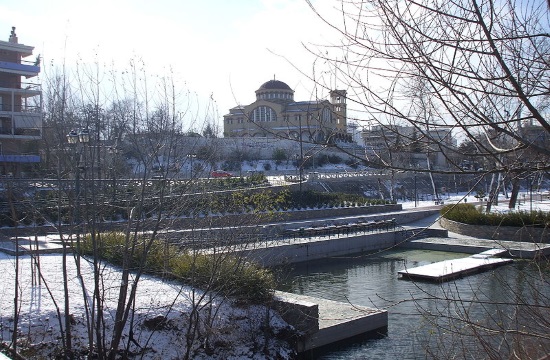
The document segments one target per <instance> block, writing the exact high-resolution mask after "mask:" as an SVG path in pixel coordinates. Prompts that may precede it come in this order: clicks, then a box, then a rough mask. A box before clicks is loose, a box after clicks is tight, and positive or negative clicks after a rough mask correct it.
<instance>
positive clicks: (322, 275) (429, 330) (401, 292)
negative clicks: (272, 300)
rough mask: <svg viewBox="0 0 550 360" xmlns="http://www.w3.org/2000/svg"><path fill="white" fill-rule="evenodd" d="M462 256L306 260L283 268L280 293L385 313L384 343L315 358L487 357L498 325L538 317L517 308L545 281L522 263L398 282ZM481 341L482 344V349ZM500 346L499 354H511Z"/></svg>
mask: <svg viewBox="0 0 550 360" xmlns="http://www.w3.org/2000/svg"><path fill="white" fill-rule="evenodd" d="M464 256H468V255H466V254H457V253H448V252H434V251H424V250H406V251H392V252H384V253H379V254H370V255H362V256H356V257H341V258H333V259H329V260H322V261H315V262H309V263H305V264H299V265H297V266H295V267H294V268H293V269H292V270H290V271H289V270H285V271H286V273H284V274H285V277H284V278H285V280H284V281H283V284H282V285H281V287H280V290H283V291H288V292H293V293H298V294H304V295H309V296H316V297H320V298H326V299H330V300H336V301H342V302H347V301H349V302H351V303H353V304H357V305H363V306H370V307H374V308H380V309H385V310H388V311H389V324H388V335H387V337H384V338H382V339H375V340H367V341H364V342H362V343H355V344H352V345H346V346H345V347H343V348H335V349H334V350H333V351H331V352H329V353H327V354H325V355H324V356H321V357H320V358H321V359H397V358H399V359H425V358H448V357H449V356H459V357H460V358H464V357H466V358H476V359H478V358H488V357H489V356H491V354H490V352H491V350H486V349H484V345H485V348H491V347H496V346H498V344H497V342H499V341H501V338H502V334H501V332H500V329H498V327H501V328H506V327H507V326H509V324H511V323H513V322H515V323H514V325H513V326H516V324H520V323H525V322H526V321H528V318H531V321H532V320H533V319H539V318H540V317H541V314H540V313H536V314H532V315H527V314H526V313H527V311H526V310H525V308H522V307H521V305H517V304H532V303H533V301H537V300H536V299H534V297H536V296H538V295H536V296H534V295H533V290H535V291H538V290H540V289H541V286H543V284H541V283H540V282H544V279H548V277H547V276H545V277H542V278H541V277H537V272H539V270H540V269H538V268H533V269H529V265H526V264H525V263H524V262H518V263H514V264H512V265H506V266H503V267H500V268H497V269H495V270H493V271H489V272H485V273H481V274H477V275H473V276H469V277H466V278H463V279H458V280H456V281H452V282H448V283H443V284H432V283H418V282H412V281H407V280H400V279H398V276H397V272H398V271H399V270H402V269H405V268H406V267H408V268H410V267H415V266H420V265H424V264H429V263H432V262H437V261H442V260H448V259H454V258H460V257H464ZM533 276H534V277H533ZM526 277H529V281H526ZM537 283H539V285H536V284H537ZM533 285H534V286H533ZM542 289H543V295H544V296H548V295H550V290H549V287H548V284H546V285H545V286H543V287H542ZM539 293H540V292H539ZM539 295H540V294H539ZM456 299H460V300H462V301H460V302H457V301H456ZM546 299H548V298H546ZM546 305H547V304H546ZM531 308H532V307H528V309H531ZM518 313H522V315H521V316H518ZM510 314H515V317H514V316H512V317H510V316H509V315H510ZM542 317H543V316H542ZM518 319H523V320H522V321H519V320H518ZM546 319H548V317H546ZM472 323H474V324H477V325H476V326H472ZM477 326H479V329H478V328H477ZM486 326H489V327H492V328H491V329H485V327H486ZM544 326H546V328H544ZM539 327H540V329H541V330H538V331H541V332H542V334H544V333H545V332H544V331H547V330H548V329H550V327H549V326H548V325H547V324H546V325H540V326H539ZM544 329H545V330H544ZM491 331H493V332H491ZM492 333H494V335H491V334H492ZM480 336H482V337H483V339H484V341H486V342H487V344H480V341H479V338H480ZM524 340H525V339H523V340H522V341H524ZM506 346H508V348H506ZM506 346H504V349H503V354H510V353H512V352H514V349H512V348H510V347H509V345H506ZM500 347H501V348H502V344H501V345H500ZM480 348H481V349H480ZM465 349H466V350H465ZM480 351H481V352H480ZM503 354H500V355H503ZM492 355H495V354H492ZM496 355H499V354H498V353H497V354H496ZM498 357H499V356H497V358H498Z"/></svg>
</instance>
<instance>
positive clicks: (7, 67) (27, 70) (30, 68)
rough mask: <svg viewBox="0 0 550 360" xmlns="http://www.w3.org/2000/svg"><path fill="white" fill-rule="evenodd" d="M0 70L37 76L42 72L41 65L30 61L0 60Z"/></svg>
mask: <svg viewBox="0 0 550 360" xmlns="http://www.w3.org/2000/svg"><path fill="white" fill-rule="evenodd" d="M0 72H7V73H11V74H17V75H21V76H26V77H32V76H37V75H38V73H39V72H40V66H38V65H35V64H34V63H32V62H29V61H22V62H21V63H20V64H19V63H14V62H9V61H0Z"/></svg>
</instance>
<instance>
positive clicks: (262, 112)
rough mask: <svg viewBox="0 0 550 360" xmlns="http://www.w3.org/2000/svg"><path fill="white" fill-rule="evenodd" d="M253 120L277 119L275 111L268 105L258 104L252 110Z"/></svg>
mask: <svg viewBox="0 0 550 360" xmlns="http://www.w3.org/2000/svg"><path fill="white" fill-rule="evenodd" d="M251 118H252V121H253V122H267V121H277V113H275V110H273V109H272V108H270V107H269V106H258V107H257V108H255V109H254V110H253V111H252V116H251Z"/></svg>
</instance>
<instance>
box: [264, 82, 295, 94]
mask: <svg viewBox="0 0 550 360" xmlns="http://www.w3.org/2000/svg"><path fill="white" fill-rule="evenodd" d="M258 90H290V91H292V89H291V88H290V86H288V85H287V84H286V83H284V82H282V81H279V80H269V81H268V82H265V83H263V84H262V86H260V88H259V89H258Z"/></svg>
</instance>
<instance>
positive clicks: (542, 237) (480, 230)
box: [439, 217, 550, 243]
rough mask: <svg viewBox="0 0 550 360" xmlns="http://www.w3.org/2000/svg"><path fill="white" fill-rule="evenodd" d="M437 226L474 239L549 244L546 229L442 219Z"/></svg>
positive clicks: (549, 237) (547, 230)
mask: <svg viewBox="0 0 550 360" xmlns="http://www.w3.org/2000/svg"><path fill="white" fill-rule="evenodd" d="M439 224H440V225H441V226H442V227H444V228H445V229H447V230H449V231H451V232H454V233H457V234H462V235H466V236H471V237H475V238H482V239H490V240H503V241H506V240H511V241H523V242H542V243H550V229H548V228H535V227H529V226H524V227H513V226H489V225H469V224H464V223H460V222H456V221H453V220H449V219H445V218H443V217H442V218H441V219H440V220H439Z"/></svg>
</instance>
